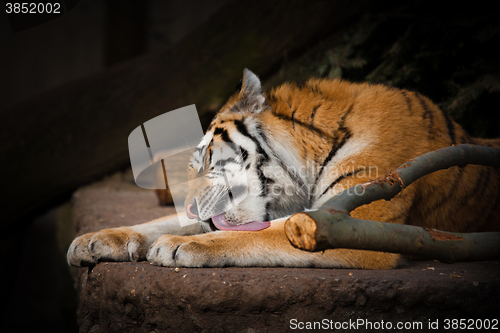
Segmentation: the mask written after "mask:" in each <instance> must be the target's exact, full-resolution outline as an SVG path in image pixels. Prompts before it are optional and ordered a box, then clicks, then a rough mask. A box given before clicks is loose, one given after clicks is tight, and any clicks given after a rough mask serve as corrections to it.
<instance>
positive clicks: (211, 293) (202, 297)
mask: <svg viewBox="0 0 500 333" xmlns="http://www.w3.org/2000/svg"><path fill="white" fill-rule="evenodd" d="M124 179H129V177H128V176H125V177H123V176H121V175H117V176H115V177H113V178H111V179H108V180H105V181H103V182H100V183H96V184H94V185H91V186H88V187H85V188H82V189H80V190H79V191H77V192H76V193H75V195H74V198H73V203H74V221H75V226H76V228H77V232H78V234H82V233H84V232H90V231H96V230H100V229H103V228H109V227H116V226H120V225H131V224H135V223H142V222H146V221H148V220H151V219H154V218H157V217H160V216H163V215H167V214H171V213H174V212H175V211H174V210H173V208H171V207H167V208H165V207H159V206H158V205H157V200H156V197H155V196H154V194H153V193H152V191H145V190H140V189H138V188H137V187H136V186H135V185H132V184H130V183H128V182H127V181H124ZM499 272H500V262H498V261H489V262H474V263H458V264H451V265H448V264H442V263H438V262H435V261H418V262H410V263H407V264H406V265H405V266H404V267H402V268H399V269H397V270H389V271H370V270H346V269H338V270H335V269H296V268H235V267H229V268H198V269H188V268H178V269H173V268H164V267H157V266H153V265H151V264H149V263H147V262H141V263H100V264H98V265H96V266H95V267H93V268H91V269H86V268H82V269H79V270H78V272H77V282H76V288H77V292H78V295H79V299H78V323H79V325H80V331H82V332H98V331H120V332H123V331H141V332H142V331H144V332H150V331H158V332H159V331H175V332H180V331H190V332H201V331H203V332H213V331H217V332H218V331H221V332H222V331H227V332H284V331H288V330H289V329H290V320H291V319H293V318H296V319H297V320H298V321H301V322H307V321H321V320H322V319H328V320H333V321H336V322H339V321H349V319H352V320H356V319H358V318H359V319H365V320H370V321H372V322H374V321H381V320H384V321H385V322H387V321H390V322H392V323H394V324H395V323H396V322H398V321H405V322H407V321H421V322H423V323H424V328H426V325H427V323H428V320H429V319H436V318H441V319H443V318H457V319H461V318H464V319H468V318H490V319H492V318H498V313H500V276H499V275H498V273H499ZM424 331H425V330H424Z"/></svg>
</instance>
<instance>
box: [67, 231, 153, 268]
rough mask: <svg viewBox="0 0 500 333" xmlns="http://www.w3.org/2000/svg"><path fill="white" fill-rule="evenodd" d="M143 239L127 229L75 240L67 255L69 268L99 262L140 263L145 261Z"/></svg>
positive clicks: (145, 250) (97, 233)
mask: <svg viewBox="0 0 500 333" xmlns="http://www.w3.org/2000/svg"><path fill="white" fill-rule="evenodd" d="M148 245H149V244H147V242H146V240H145V238H144V237H143V236H142V235H141V234H139V233H137V232H135V231H132V230H130V229H129V228H115V229H105V230H102V231H99V232H95V233H89V234H85V235H83V236H80V237H78V238H76V239H75V240H74V241H73V242H72V243H71V245H70V247H69V249H68V253H67V259H68V263H69V264H70V265H71V266H75V267H82V266H90V265H95V264H97V263H98V262H101V261H133V262H136V261H140V260H145V259H146V253H147V249H148Z"/></svg>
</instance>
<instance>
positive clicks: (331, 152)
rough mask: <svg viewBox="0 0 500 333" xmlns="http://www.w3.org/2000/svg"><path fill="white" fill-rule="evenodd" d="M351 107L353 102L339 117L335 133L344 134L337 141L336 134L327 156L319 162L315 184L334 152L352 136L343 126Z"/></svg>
mask: <svg viewBox="0 0 500 333" xmlns="http://www.w3.org/2000/svg"><path fill="white" fill-rule="evenodd" d="M353 108H354V103H353V104H351V105H350V106H349V109H347V111H346V112H345V113H344V114H343V115H342V117H341V119H340V122H339V128H338V129H337V134H339V135H342V134H343V135H344V136H343V137H342V139H340V142H339V141H338V135H336V137H337V140H336V141H335V142H334V144H333V146H332V149H331V150H330V152H329V153H328V156H327V157H326V158H325V160H324V161H323V163H322V164H321V168H320V170H319V173H318V175H317V176H316V181H315V184H316V183H317V182H318V180H319V179H320V177H321V175H322V174H323V171H324V169H325V167H326V165H327V164H328V163H329V162H330V161H331V159H332V158H333V156H335V154H337V152H338V151H339V149H340V148H342V147H343V146H344V145H345V143H346V142H347V140H349V139H350V138H351V136H352V134H351V131H350V130H349V129H348V128H347V127H345V120H346V117H347V116H348V115H349V113H350V112H351V111H352V109H353Z"/></svg>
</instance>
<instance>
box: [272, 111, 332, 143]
mask: <svg viewBox="0 0 500 333" xmlns="http://www.w3.org/2000/svg"><path fill="white" fill-rule="evenodd" d="M271 114H272V115H273V116H275V117H276V118H278V119H280V120H284V121H292V119H293V121H292V126H293V129H294V130H295V124H298V125H300V126H302V127H307V129H308V130H310V131H311V132H314V133H316V134H318V135H320V136H325V137H332V135H331V134H330V133H328V132H325V131H323V130H320V129H319V128H317V127H314V126H311V124H305V123H304V122H302V121H300V120H297V119H295V118H292V117H290V116H288V115H285V114H278V113H276V112H275V111H273V112H272V113H271ZM293 114H295V112H294V113H293Z"/></svg>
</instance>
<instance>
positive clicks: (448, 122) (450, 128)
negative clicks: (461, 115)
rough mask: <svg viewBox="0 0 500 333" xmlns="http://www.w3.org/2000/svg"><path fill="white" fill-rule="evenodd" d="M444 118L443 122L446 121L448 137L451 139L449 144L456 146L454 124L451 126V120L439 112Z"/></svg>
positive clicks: (444, 113) (445, 114)
mask: <svg viewBox="0 0 500 333" xmlns="http://www.w3.org/2000/svg"><path fill="white" fill-rule="evenodd" d="M441 112H442V113H443V116H444V120H445V121H446V127H448V135H449V136H450V139H451V144H452V145H454V144H456V143H457V142H456V137H455V124H453V120H451V118H450V116H449V115H448V114H447V113H446V112H444V111H443V110H441Z"/></svg>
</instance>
